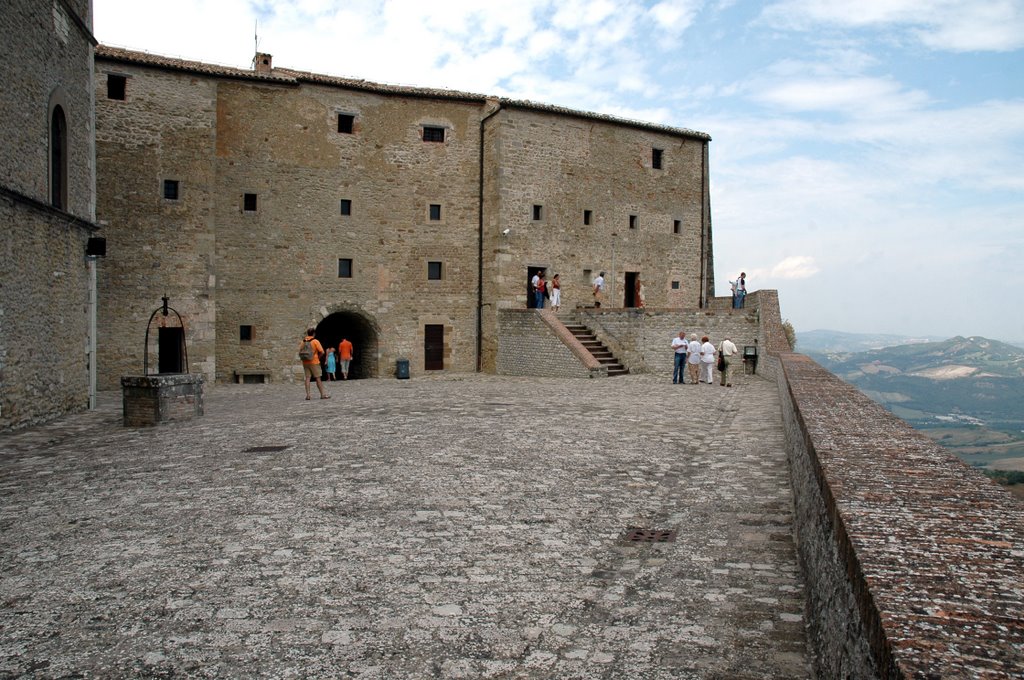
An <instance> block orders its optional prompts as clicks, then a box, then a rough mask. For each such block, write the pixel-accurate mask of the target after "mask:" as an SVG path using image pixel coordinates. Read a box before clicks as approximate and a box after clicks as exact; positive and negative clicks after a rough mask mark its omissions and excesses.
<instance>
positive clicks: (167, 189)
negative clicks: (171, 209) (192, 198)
mask: <svg viewBox="0 0 1024 680" xmlns="http://www.w3.org/2000/svg"><path fill="white" fill-rule="evenodd" d="M164 199H165V200H168V201H177V200H178V180H176V179H165V180H164Z"/></svg>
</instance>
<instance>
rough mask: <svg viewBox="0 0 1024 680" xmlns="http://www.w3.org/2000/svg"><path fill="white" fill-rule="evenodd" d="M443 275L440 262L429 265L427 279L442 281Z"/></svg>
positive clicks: (429, 263)
mask: <svg viewBox="0 0 1024 680" xmlns="http://www.w3.org/2000/svg"><path fill="white" fill-rule="evenodd" d="M443 273H444V272H443V271H442V268H441V263H440V262H428V263H427V279H429V280H430V281H440V280H441V275H442V274H443Z"/></svg>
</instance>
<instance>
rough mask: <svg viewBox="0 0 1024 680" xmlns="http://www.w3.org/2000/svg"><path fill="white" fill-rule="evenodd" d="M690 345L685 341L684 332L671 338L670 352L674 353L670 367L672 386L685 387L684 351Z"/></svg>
mask: <svg viewBox="0 0 1024 680" xmlns="http://www.w3.org/2000/svg"><path fill="white" fill-rule="evenodd" d="M689 345H690V343H688V342H687V341H686V331H679V337H676V338H672V350H673V351H674V352H675V359H674V360H675V364H673V367H672V384H673V385H675V384H677V383H678V384H680V385H685V384H686V380H685V379H684V377H685V375H686V350H687V349H689Z"/></svg>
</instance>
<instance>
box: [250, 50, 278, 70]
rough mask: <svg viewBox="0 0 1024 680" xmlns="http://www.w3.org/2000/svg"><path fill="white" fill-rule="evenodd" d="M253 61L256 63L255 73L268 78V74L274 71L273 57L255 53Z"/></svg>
mask: <svg viewBox="0 0 1024 680" xmlns="http://www.w3.org/2000/svg"><path fill="white" fill-rule="evenodd" d="M253 61H254V62H255V63H256V73H259V74H261V75H265V76H269V75H270V72H271V71H273V70H274V67H273V61H274V57H273V56H272V55H269V54H266V53H264V52H257V53H256V58H255V59H254V60H253Z"/></svg>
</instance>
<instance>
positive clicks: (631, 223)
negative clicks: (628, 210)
mask: <svg viewBox="0 0 1024 680" xmlns="http://www.w3.org/2000/svg"><path fill="white" fill-rule="evenodd" d="M637 222H638V219H637V216H636V215H630V216H629V228H630V229H636V225H637Z"/></svg>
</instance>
